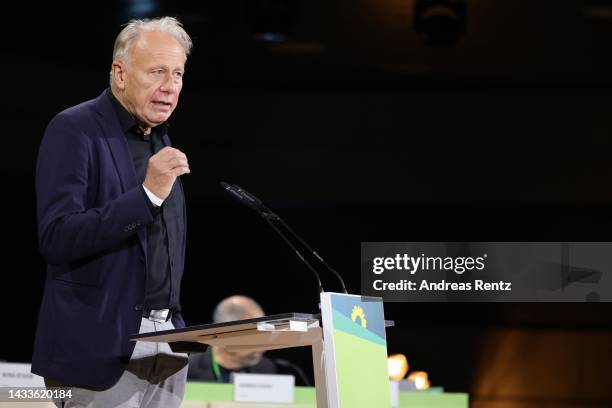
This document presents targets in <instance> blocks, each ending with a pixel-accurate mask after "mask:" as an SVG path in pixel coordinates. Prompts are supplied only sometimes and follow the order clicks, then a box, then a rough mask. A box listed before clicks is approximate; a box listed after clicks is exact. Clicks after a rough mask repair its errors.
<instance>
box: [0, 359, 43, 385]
mask: <svg viewBox="0 0 612 408" xmlns="http://www.w3.org/2000/svg"><path fill="white" fill-rule="evenodd" d="M31 367H32V365H31V364H25V363H0V387H44V386H45V382H44V380H43V378H42V377H39V376H37V375H36V374H32V373H31V372H30V368H31Z"/></svg>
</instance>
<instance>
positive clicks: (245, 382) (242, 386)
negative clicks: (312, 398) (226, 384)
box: [232, 373, 295, 403]
mask: <svg viewBox="0 0 612 408" xmlns="http://www.w3.org/2000/svg"><path fill="white" fill-rule="evenodd" d="M232 378H233V383H234V401H239V402H278V403H292V402H293V389H294V388H295V377H294V376H292V375H277V374H274V375H273V374H244V373H234V374H232Z"/></svg>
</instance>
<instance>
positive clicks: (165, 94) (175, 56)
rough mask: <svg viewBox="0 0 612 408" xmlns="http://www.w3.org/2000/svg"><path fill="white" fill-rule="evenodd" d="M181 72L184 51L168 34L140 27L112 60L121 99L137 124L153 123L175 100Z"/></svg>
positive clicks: (148, 125)
mask: <svg viewBox="0 0 612 408" xmlns="http://www.w3.org/2000/svg"><path fill="white" fill-rule="evenodd" d="M184 72H185V51H184V50H183V48H182V47H181V45H180V44H179V42H178V41H177V40H176V39H175V38H174V37H172V36H171V35H170V34H168V33H165V32H162V31H144V32H142V33H140V35H139V36H138V37H137V38H136V39H135V40H134V42H133V43H132V45H131V47H130V48H129V50H128V53H127V55H126V56H125V58H124V59H123V61H114V62H113V77H114V78H115V80H114V81H115V82H114V83H115V86H116V88H118V92H119V94H120V97H121V100H122V102H123V104H124V105H125V106H126V108H127V109H128V111H130V113H131V114H132V115H134V116H135V118H136V120H137V121H138V122H139V124H140V126H141V127H143V128H145V129H147V128H151V127H154V126H157V125H159V124H161V123H163V122H165V121H166V120H168V118H169V117H170V115H171V114H172V112H173V111H174V108H176V105H177V104H178V97H179V94H180V92H181V88H182V86H183V73H184Z"/></svg>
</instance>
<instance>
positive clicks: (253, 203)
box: [220, 181, 348, 293]
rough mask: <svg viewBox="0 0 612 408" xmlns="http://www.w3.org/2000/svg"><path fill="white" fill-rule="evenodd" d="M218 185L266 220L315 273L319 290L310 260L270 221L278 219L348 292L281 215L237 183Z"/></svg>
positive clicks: (342, 283) (320, 285)
mask: <svg viewBox="0 0 612 408" xmlns="http://www.w3.org/2000/svg"><path fill="white" fill-rule="evenodd" d="M220 185H221V187H222V188H223V189H224V190H225V191H227V192H228V193H230V195H231V196H232V197H234V198H235V199H236V200H238V201H239V202H241V203H242V204H244V205H246V206H248V207H251V208H252V209H253V210H255V211H256V212H257V213H259V215H261V216H262V217H263V218H264V219H265V220H266V222H267V223H268V225H270V227H272V228H273V229H274V230H275V231H276V232H277V233H278V234H279V235H280V236H281V238H282V239H283V240H284V241H285V243H287V245H289V247H291V249H293V251H294V252H295V253H296V255H297V256H298V257H299V258H300V259H301V260H302V262H304V263H305V264H306V266H307V267H308V269H309V270H310V271H311V272H312V273H313V274H314V275H315V278H316V280H317V283H318V285H319V292H324V290H323V285H322V283H321V277H320V276H319V274H318V272H317V271H316V270H315V269H314V268H313V267H312V265H311V264H310V262H308V260H306V258H305V257H304V256H303V255H302V253H301V252H300V251H299V250H298V249H297V248H296V247H295V245H293V243H292V242H291V241H290V240H289V239H288V238H287V236H286V235H285V234H284V233H283V232H282V231H281V230H280V229H279V228H278V227H277V226H276V225H275V224H274V223H273V222H272V221H273V220H274V221H278V222H279V223H280V224H281V225H282V226H283V227H284V228H285V229H286V230H287V231H289V233H290V234H291V236H293V238H294V239H297V240H298V241H299V242H300V243H301V244H302V246H303V247H305V248H306V249H307V250H308V252H310V254H311V255H313V256H314V257H316V258H317V259H318V260H319V261H320V262H321V263H322V264H323V265H324V266H325V267H326V268H327V269H328V270H329V271H331V272H332V273H333V274H334V275H335V276H336V277H337V278H338V280H339V281H340V285H341V286H342V291H343V292H344V293H348V292H347V290H346V285H345V284H344V280H343V279H342V277H341V276H340V274H339V273H338V272H337V271H336V270H335V269H333V268H332V267H331V266H330V265H329V264H328V263H327V262H325V260H323V258H322V257H321V256H320V255H319V254H317V253H316V252H315V251H314V250H313V249H312V248H311V247H310V245H308V243H306V241H304V240H303V239H302V237H300V236H299V235H298V233H297V232H295V231H294V230H293V228H291V227H290V226H289V225H288V224H287V223H286V222H285V221H284V220H283V219H282V218H281V217H279V216H278V215H276V214H275V213H273V212H272V211H271V210H270V209H269V208H268V207H266V206H265V205H264V204H263V202H262V201H261V200H260V199H259V198H257V197H255V196H254V195H253V194H251V193H249V192H248V191H246V190H245V189H243V188H241V187H240V186H238V185H237V184H232V185H230V184H228V183H226V182H224V181H222V182H221V183H220Z"/></svg>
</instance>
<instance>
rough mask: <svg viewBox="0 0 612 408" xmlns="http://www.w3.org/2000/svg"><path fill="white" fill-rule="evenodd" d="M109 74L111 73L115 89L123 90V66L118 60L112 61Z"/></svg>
mask: <svg viewBox="0 0 612 408" xmlns="http://www.w3.org/2000/svg"><path fill="white" fill-rule="evenodd" d="M111 72H112V73H113V84H114V85H115V87H116V88H117V89H121V90H123V89H124V88H125V64H123V62H121V61H118V60H115V61H113V65H112V66H111Z"/></svg>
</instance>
